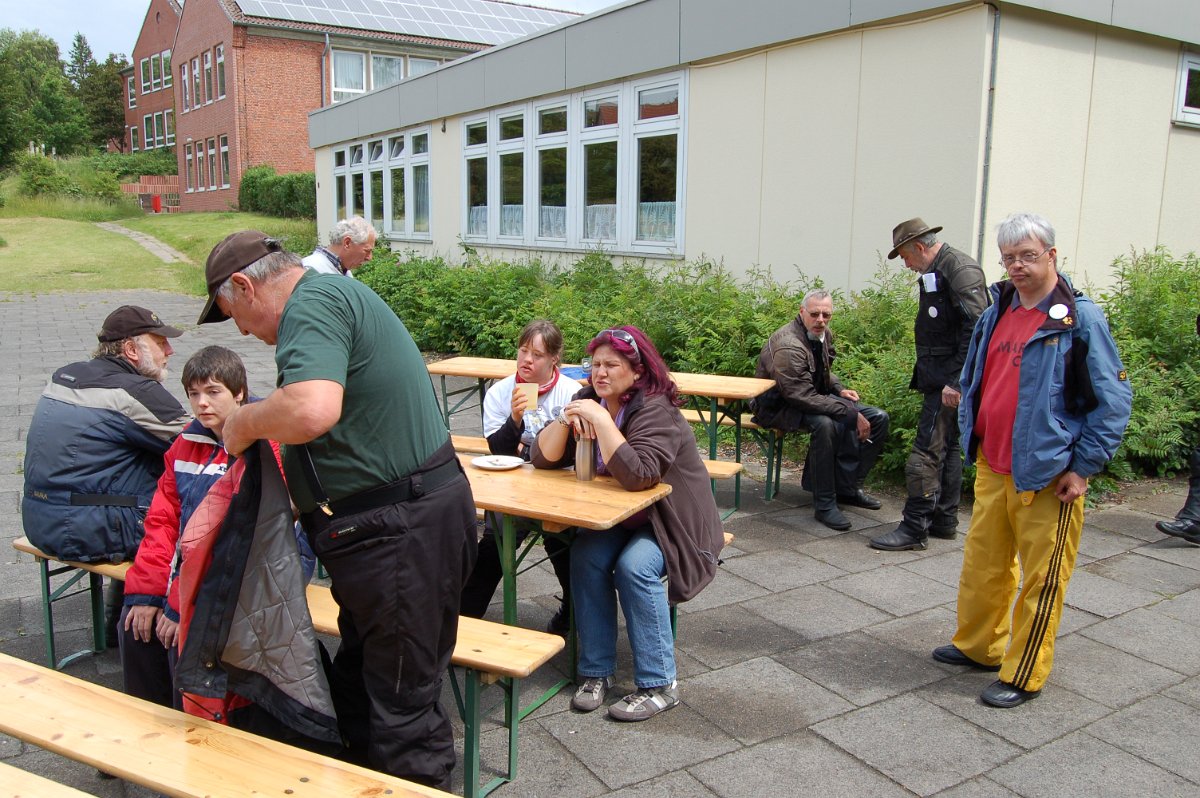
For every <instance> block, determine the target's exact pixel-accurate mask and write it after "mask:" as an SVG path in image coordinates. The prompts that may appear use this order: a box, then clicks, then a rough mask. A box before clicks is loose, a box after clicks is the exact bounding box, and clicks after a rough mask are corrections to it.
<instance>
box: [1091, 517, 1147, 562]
mask: <svg viewBox="0 0 1200 798" xmlns="http://www.w3.org/2000/svg"><path fill="white" fill-rule="evenodd" d="M1083 520H1084V523H1083V534H1082V535H1080V537H1079V554H1080V557H1087V559H1088V561H1089V562H1091V561H1093V560H1103V559H1105V558H1106V557H1115V556H1117V555H1118V554H1124V553H1125V552H1127V551H1133V550H1134V549H1136V548H1137V547H1138V546H1142V545H1145V543H1146V541H1145V540H1143V539H1142V538H1135V537H1130V536H1129V535H1122V534H1120V533H1118V532H1111V531H1109V530H1107V529H1104V528H1103V527H1099V526H1095V525H1094V524H1091V523H1088V522H1089V521H1090V520H1091V516H1089V515H1088V514H1087V513H1084V516H1083Z"/></svg>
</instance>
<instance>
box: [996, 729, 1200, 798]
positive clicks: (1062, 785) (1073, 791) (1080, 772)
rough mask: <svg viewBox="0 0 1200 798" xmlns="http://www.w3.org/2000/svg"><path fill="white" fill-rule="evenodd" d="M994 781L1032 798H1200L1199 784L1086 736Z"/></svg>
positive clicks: (1019, 761) (1001, 772)
mask: <svg viewBox="0 0 1200 798" xmlns="http://www.w3.org/2000/svg"><path fill="white" fill-rule="evenodd" d="M988 778H990V779H993V780H994V781H997V782H999V783H1000V784H1002V785H1004V786H1005V787H1008V788H1009V789H1011V790H1012V791H1013V792H1016V793H1017V794H1019V795H1022V796H1026V797H1027V798H1063V796H1080V797H1081V798H1085V797H1086V798H1094V796H1097V795H1102V796H1105V798H1145V796H1148V795H1163V796H1165V795H1172V796H1195V795H1197V787H1196V785H1195V784H1191V783H1189V782H1188V781H1186V780H1184V779H1182V778H1180V777H1179V776H1176V775H1174V774H1173V773H1169V772H1167V771H1165V770H1163V769H1162V768H1160V767H1158V766H1156V765H1152V764H1150V763H1149V762H1147V761H1145V760H1144V759H1140V758H1139V757H1137V756H1134V755H1133V754H1130V753H1128V752H1126V751H1123V750H1122V749H1120V748H1118V747H1117V746H1115V745H1111V744H1110V743H1106V742H1104V741H1103V740H1098V739H1096V738H1095V737H1092V736H1091V735H1089V734H1086V733H1084V732H1075V733H1074V734H1071V735H1068V736H1067V737H1064V738H1062V739H1061V740H1055V741H1054V742H1052V743H1049V744H1048V745H1044V746H1042V747H1041V748H1038V749H1037V750H1035V751H1030V752H1029V753H1027V754H1024V755H1022V756H1020V757H1017V758H1016V759H1014V760H1013V761H1012V762H1010V763H1008V764H1007V765H1004V766H1002V767H999V768H996V769H995V770H993V771H992V772H991V773H989V774H988Z"/></svg>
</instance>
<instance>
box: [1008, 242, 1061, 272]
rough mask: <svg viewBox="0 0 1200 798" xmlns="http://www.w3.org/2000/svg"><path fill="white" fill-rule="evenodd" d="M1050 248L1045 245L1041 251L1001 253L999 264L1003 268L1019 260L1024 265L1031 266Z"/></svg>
mask: <svg viewBox="0 0 1200 798" xmlns="http://www.w3.org/2000/svg"><path fill="white" fill-rule="evenodd" d="M1050 250H1051V247H1046V248H1045V249H1043V250H1042V251H1041V252H1022V253H1021V254H1020V255H1001V256H1000V265H1001V266H1003V267H1004V268H1006V269H1007V268H1008V267H1009V266H1012V265H1013V263H1015V262H1016V261H1021V264H1022V265H1024V266H1032V265H1033V264H1035V263H1037V259H1038V258H1040V257H1042V256H1043V255H1045V254H1046V253H1047V252H1049V251H1050Z"/></svg>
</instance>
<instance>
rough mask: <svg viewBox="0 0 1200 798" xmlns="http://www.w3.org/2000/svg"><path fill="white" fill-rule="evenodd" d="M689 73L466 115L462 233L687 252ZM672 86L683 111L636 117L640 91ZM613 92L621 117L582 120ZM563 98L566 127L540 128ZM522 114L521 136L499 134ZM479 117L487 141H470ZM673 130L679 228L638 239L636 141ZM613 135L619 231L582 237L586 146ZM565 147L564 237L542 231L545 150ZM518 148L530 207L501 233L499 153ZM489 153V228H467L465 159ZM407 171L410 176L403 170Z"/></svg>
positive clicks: (506, 241)
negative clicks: (663, 236) (588, 123)
mask: <svg viewBox="0 0 1200 798" xmlns="http://www.w3.org/2000/svg"><path fill="white" fill-rule="evenodd" d="M687 80H688V77H687V73H686V72H671V73H667V74H662V75H654V76H651V77H646V78H639V79H636V80H628V81H624V82H622V83H619V84H610V85H606V86H601V87H597V88H592V89H588V90H585V91H580V92H573V93H571V94H566V95H557V96H553V97H546V98H542V99H538V100H536V101H532V102H528V103H523V104H520V105H510V106H504V107H500V108H495V109H491V110H489V111H487V112H486V113H481V114H474V115H471V116H467V117H463V118H462V122H461V129H460V141H459V148H460V163H461V164H462V181H461V185H460V196H459V207H460V209H461V214H460V234H461V235H462V238H463V240H464V241H469V242H471V243H477V244H484V245H494V246H504V247H530V248H534V249H567V250H588V249H595V248H597V247H603V248H604V249H605V250H608V251H612V252H615V253H628V254H635V255H654V256H662V257H674V256H679V255H681V254H682V253H683V242H684V219H685V212H684V211H685V208H684V205H685V197H686V171H687V170H686V165H687V153H686V142H687V96H688V94H687V91H688V85H687ZM668 86H677V87H678V92H679V111H678V113H677V114H675V115H671V116H663V117H657V118H653V119H646V120H640V119H638V95H639V93H640V92H643V91H647V90H654V89H658V88H664V87H668ZM614 96H615V97H616V98H617V103H618V115H617V122H616V124H612V125H604V126H600V127H593V128H586V129H585V128H584V127H583V109H584V105H585V103H586V102H588V101H590V100H595V99H600V98H605V97H614ZM563 106H565V107H566V109H567V129H566V131H565V132H562V133H551V134H546V135H538V128H537V125H538V121H539V114H540V112H541V111H543V110H547V109H553V108H559V107H563ZM517 113H523V114H524V119H525V122H524V137H523V139H522V140H521V142H520V143H519V144H517V143H516V142H501V141H499V131H500V127H499V120H500V119H501V118H504V117H509V116H513V115H515V114H517ZM481 121H486V122H487V125H488V142H487V144H486V145H478V144H477V145H471V146H468V145H467V128H468V126H469V125H474V124H476V123H479V122H481ZM663 135H674V136H675V137H676V172H675V231H674V232H675V234H674V237H673V238H672V239H670V240H667V241H658V240H639V239H638V238H637V235H638V230H637V228H638V214H639V207H638V177H639V176H638V168H639V163H638V156H639V153H638V147H639V142H640V141H641V140H642V139H644V138H650V137H656V136H663ZM606 141H615V142H616V143H617V164H618V166H617V175H616V178H617V192H616V193H617V209H616V220H615V225H616V229H615V236H614V237H612V238H585V237H584V214H585V209H584V169H583V166H584V147H585V146H586V145H588V144H591V143H600V142H606ZM562 147H565V148H566V150H567V153H566V156H567V159H566V163H567V184H566V203H567V211H566V213H567V221H566V237H565V238H551V237H542V236H540V235H539V233H540V229H539V227H540V225H539V216H540V208H539V205H540V186H539V180H540V169H541V163H540V151H541V150H544V149H556V148H562ZM517 150H520V151H522V152H524V154H525V155H524V161H523V178H524V183H525V185H524V198H525V213H524V218H523V228H524V234H523V235H522V236H521V237H519V238H518V237H510V236H501V235H500V234H499V233H500V214H501V210H500V199H501V196H500V190H501V189H500V155H501V154H505V153H508V152H515V151H517ZM483 153H486V157H487V159H488V170H487V175H488V225H487V233H486V235H479V234H470V233H468V227H469V216H470V210H469V208H468V205H467V203H468V173H467V161H468V160H469V159H471V158H476V157H480V156H481V154H483ZM406 179H407V178H406Z"/></svg>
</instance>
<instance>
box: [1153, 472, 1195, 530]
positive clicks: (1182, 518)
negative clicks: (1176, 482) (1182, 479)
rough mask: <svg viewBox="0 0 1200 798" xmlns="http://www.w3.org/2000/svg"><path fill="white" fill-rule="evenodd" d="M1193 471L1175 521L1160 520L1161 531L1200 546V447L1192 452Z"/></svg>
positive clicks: (1158, 525) (1158, 524)
mask: <svg viewBox="0 0 1200 798" xmlns="http://www.w3.org/2000/svg"><path fill="white" fill-rule="evenodd" d="M1189 465H1190V466H1191V473H1190V474H1189V476H1188V495H1187V499H1186V500H1185V501H1184V503H1183V508H1182V509H1181V510H1180V511H1179V512H1178V513H1176V514H1175V520H1174V521H1159V522H1158V523H1157V524H1155V525H1154V526H1155V527H1157V528H1158V531H1159V532H1165V533H1166V534H1168V535H1171V536H1173V537H1177V538H1183V539H1184V540H1186V541H1187V542H1188V543H1194V544H1196V545H1197V546H1200V449H1197V450H1196V451H1194V452H1192V457H1191V461H1190V463H1189Z"/></svg>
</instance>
